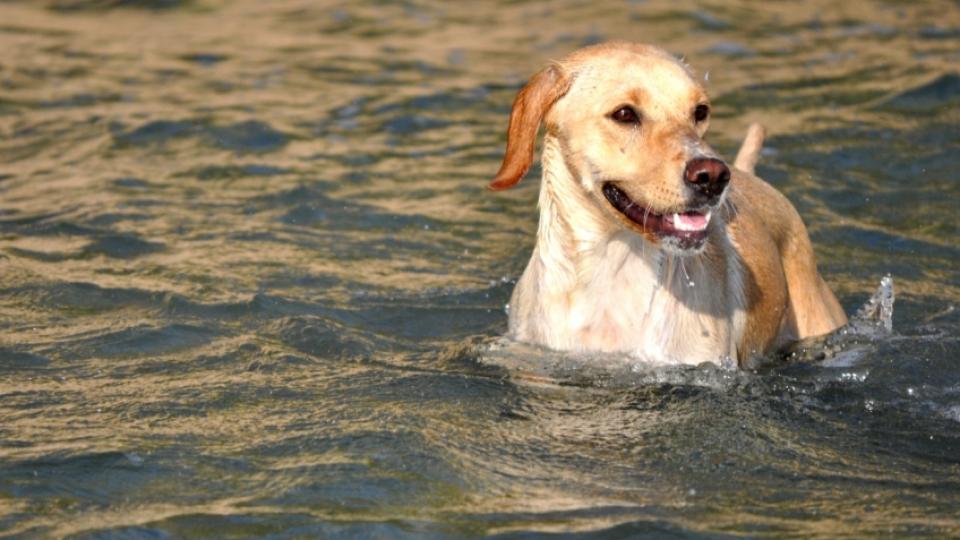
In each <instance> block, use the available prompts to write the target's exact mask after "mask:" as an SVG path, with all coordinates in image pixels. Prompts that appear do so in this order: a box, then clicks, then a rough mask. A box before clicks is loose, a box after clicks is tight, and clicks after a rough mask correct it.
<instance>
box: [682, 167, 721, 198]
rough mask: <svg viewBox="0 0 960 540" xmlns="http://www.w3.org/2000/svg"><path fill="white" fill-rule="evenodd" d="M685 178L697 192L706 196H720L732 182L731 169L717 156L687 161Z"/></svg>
mask: <svg viewBox="0 0 960 540" xmlns="http://www.w3.org/2000/svg"><path fill="white" fill-rule="evenodd" d="M683 178H684V180H686V181H687V183H688V184H690V187H691V188H692V189H693V190H694V191H696V192H697V193H699V194H701V195H703V196H706V197H718V196H720V194H721V193H723V188H725V187H727V184H729V183H730V169H728V168H727V164H726V163H724V162H722V161H720V160H719V159H716V158H696V159H691V160H690V161H688V162H687V168H686V170H684V171H683Z"/></svg>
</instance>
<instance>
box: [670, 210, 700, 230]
mask: <svg viewBox="0 0 960 540" xmlns="http://www.w3.org/2000/svg"><path fill="white" fill-rule="evenodd" d="M674 222H675V223H674V227H678V226H679V227H683V228H684V229H693V230H699V229H703V228H705V227H706V226H707V216H705V215H704V214H701V213H699V212H688V213H686V214H677V216H676V217H675V218H674Z"/></svg>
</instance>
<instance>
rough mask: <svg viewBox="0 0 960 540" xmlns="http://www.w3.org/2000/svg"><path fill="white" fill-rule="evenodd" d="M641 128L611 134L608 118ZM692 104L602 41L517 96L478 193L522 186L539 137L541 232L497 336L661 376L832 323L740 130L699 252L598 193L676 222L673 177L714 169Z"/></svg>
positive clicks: (752, 146) (829, 297) (667, 74)
mask: <svg viewBox="0 0 960 540" xmlns="http://www.w3.org/2000/svg"><path fill="white" fill-rule="evenodd" d="M624 103H627V104H630V105H631V106H634V107H635V108H636V109H637V110H638V111H640V112H641V114H642V115H643V121H642V123H641V125H640V126H638V127H636V128H635V129H631V128H625V126H623V125H618V124H617V123H616V122H612V121H611V120H610V118H609V114H610V112H611V111H612V110H614V109H615V108H616V107H617V106H619V104H624ZM703 103H707V96H706V93H705V91H704V90H703V88H702V87H700V85H699V84H697V83H696V82H695V81H694V79H693V77H692V76H691V75H690V72H689V70H688V68H687V67H686V66H685V65H683V64H681V63H680V62H678V61H677V60H676V59H674V58H673V57H672V56H670V55H669V54H667V53H666V52H664V51H662V50H660V49H657V48H655V47H650V46H645V45H638V44H632V43H623V42H616V43H607V44H601V45H596V46H593V47H588V48H585V49H581V50H579V51H576V52H574V53H573V54H571V55H570V56H568V57H567V58H565V59H563V60H561V61H559V62H556V63H553V64H551V65H549V66H548V67H546V68H545V69H544V70H542V71H540V72H539V73H537V74H536V75H534V77H532V78H531V80H530V81H529V82H528V84H527V85H526V86H525V87H524V89H523V90H521V92H520V93H519V94H518V96H517V99H516V100H515V102H514V106H513V110H512V112H511V115H510V127H509V130H508V143H507V151H506V155H505V157H504V161H503V164H502V166H501V168H500V171H499V172H498V174H497V176H496V178H495V179H494V180H493V182H492V183H491V188H493V189H505V188H508V187H510V186H512V185H514V184H516V183H517V182H519V181H520V179H521V178H522V177H523V175H524V174H526V172H527V170H528V169H529V167H530V164H531V162H532V160H533V157H534V147H535V142H536V136H537V131H538V129H539V127H540V125H541V124H543V125H544V126H545V128H546V134H545V138H544V149H543V155H542V158H541V160H542V165H543V179H542V184H541V191H540V200H539V207H540V225H539V228H538V231H537V242H536V247H535V248H534V251H533V254H532V256H531V259H530V262H529V264H528V266H527V268H526V270H525V271H524V273H523V276H522V277H521V278H520V280H519V282H518V283H517V286H516V288H515V290H514V293H513V297H512V299H511V303H510V306H511V307H510V333H511V335H512V336H513V337H514V338H516V339H518V340H521V341H526V342H531V343H536V344H540V345H544V346H547V347H550V348H553V349H559V350H572V351H607V352H624V353H628V354H632V355H635V356H637V357H640V358H643V359H647V360H652V361H660V362H669V363H700V362H704V361H708V362H718V363H723V362H724V361H725V360H726V359H729V360H730V361H733V362H742V361H743V360H744V359H746V358H747V357H748V356H750V355H751V354H756V353H763V352H766V351H769V350H771V349H772V348H774V347H777V346H780V345H782V344H783V343H786V342H788V341H791V340H795V339H798V338H804V337H809V336H814V335H819V334H824V333H826V332H829V331H831V330H833V329H835V328H837V327H839V326H841V325H842V324H844V323H845V322H846V317H845V315H844V314H843V311H842V310H841V308H840V306H839V304H838V303H837V301H836V298H835V297H834V296H833V293H832V292H831V291H830V289H829V288H828V287H827V286H826V284H825V283H824V282H823V280H822V279H821V278H820V276H819V274H818V273H817V269H816V262H815V260H814V256H813V251H812V248H811V246H810V241H809V238H808V236H807V233H806V229H805V227H804V225H803V222H802V221H801V220H800V217H799V215H798V214H797V213H796V211H795V210H794V208H793V206H792V205H791V204H790V203H789V201H787V199H786V198H785V197H783V195H781V194H780V193H779V192H777V191H776V190H775V189H774V188H772V187H771V186H769V185H768V184H766V183H765V182H764V181H763V180H761V179H759V178H757V177H756V176H754V175H753V168H754V165H755V163H756V161H757V156H758V155H759V151H760V148H761V146H762V142H763V131H762V129H761V128H760V127H759V126H755V127H751V129H750V131H749V132H748V136H747V139H746V140H745V142H744V145H743V147H742V148H741V150H740V153H739V154H738V156H737V159H736V161H735V165H734V168H732V169H731V172H732V179H731V181H730V184H729V185H728V186H727V189H726V191H725V193H724V195H723V198H722V199H721V202H720V204H719V205H718V206H717V207H716V209H715V211H714V217H713V219H712V220H711V221H710V224H709V227H710V229H709V236H708V238H707V241H706V243H705V244H704V245H703V247H702V248H701V249H698V250H686V251H683V250H679V249H677V248H676V247H675V246H673V247H671V246H670V245H665V242H664V241H663V240H662V239H661V238H659V237H658V236H657V235H656V234H654V233H652V232H650V231H648V230H646V229H645V228H644V227H642V226H639V225H638V224H637V223H634V222H633V221H631V220H629V219H627V218H626V217H625V216H624V215H623V214H621V213H620V212H618V211H617V210H615V209H614V208H613V207H612V206H611V205H610V204H609V202H608V201H607V200H606V199H605V198H604V196H603V195H602V193H601V191H600V188H601V186H602V185H603V183H604V182H610V181H614V182H616V185H617V186H618V187H620V188H621V189H623V190H624V191H625V192H627V193H629V195H630V197H631V199H633V200H634V201H638V200H639V201H643V203H644V206H646V207H648V208H653V209H655V210H656V212H657V213H661V214H665V213H670V212H682V211H684V209H686V208H688V207H689V204H691V203H690V192H689V188H688V187H687V186H686V185H685V183H684V180H683V170H684V167H685V164H686V163H687V162H688V161H689V160H691V159H693V158H695V157H704V156H706V157H716V154H715V152H714V151H713V150H712V149H711V148H710V147H709V145H707V144H706V143H705V142H704V140H703V137H704V135H705V133H706V130H707V127H708V125H709V120H707V121H705V122H699V123H698V122H695V121H694V120H693V119H692V117H691V111H692V110H693V108H694V107H696V106H697V104H703Z"/></svg>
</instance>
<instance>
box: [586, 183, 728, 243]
mask: <svg viewBox="0 0 960 540" xmlns="http://www.w3.org/2000/svg"><path fill="white" fill-rule="evenodd" d="M603 195H604V196H605V197H606V198H607V200H608V201H610V204H612V205H613V207H614V208H616V209H617V210H618V211H619V212H620V213H621V214H623V215H624V216H626V217H627V219H629V220H630V221H632V222H634V223H636V224H637V225H638V226H640V227H641V228H642V229H643V230H644V231H647V232H651V233H654V234H656V235H657V236H659V237H660V238H663V239H669V240H671V243H672V244H674V245H675V246H676V247H678V248H680V249H697V248H699V247H701V246H702V245H703V242H704V240H706V238H707V228H708V226H709V225H710V214H711V212H710V210H692V211H687V212H674V213H670V214H658V213H656V212H653V211H651V210H650V209H649V208H646V207H644V206H642V205H640V204H637V203H636V202H634V201H633V200H632V199H631V198H630V197H629V196H628V195H627V194H626V193H624V192H623V190H621V189H620V188H618V187H617V186H615V185H613V184H612V183H610V182H607V183H606V184H604V185H603Z"/></svg>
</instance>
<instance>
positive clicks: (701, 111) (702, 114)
mask: <svg viewBox="0 0 960 540" xmlns="http://www.w3.org/2000/svg"><path fill="white" fill-rule="evenodd" d="M708 116H710V107H708V106H706V105H697V108H696V109H694V110H693V120H694V122H696V123H698V124H699V123H700V122H703V121H704V120H706V119H707V117H708Z"/></svg>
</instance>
